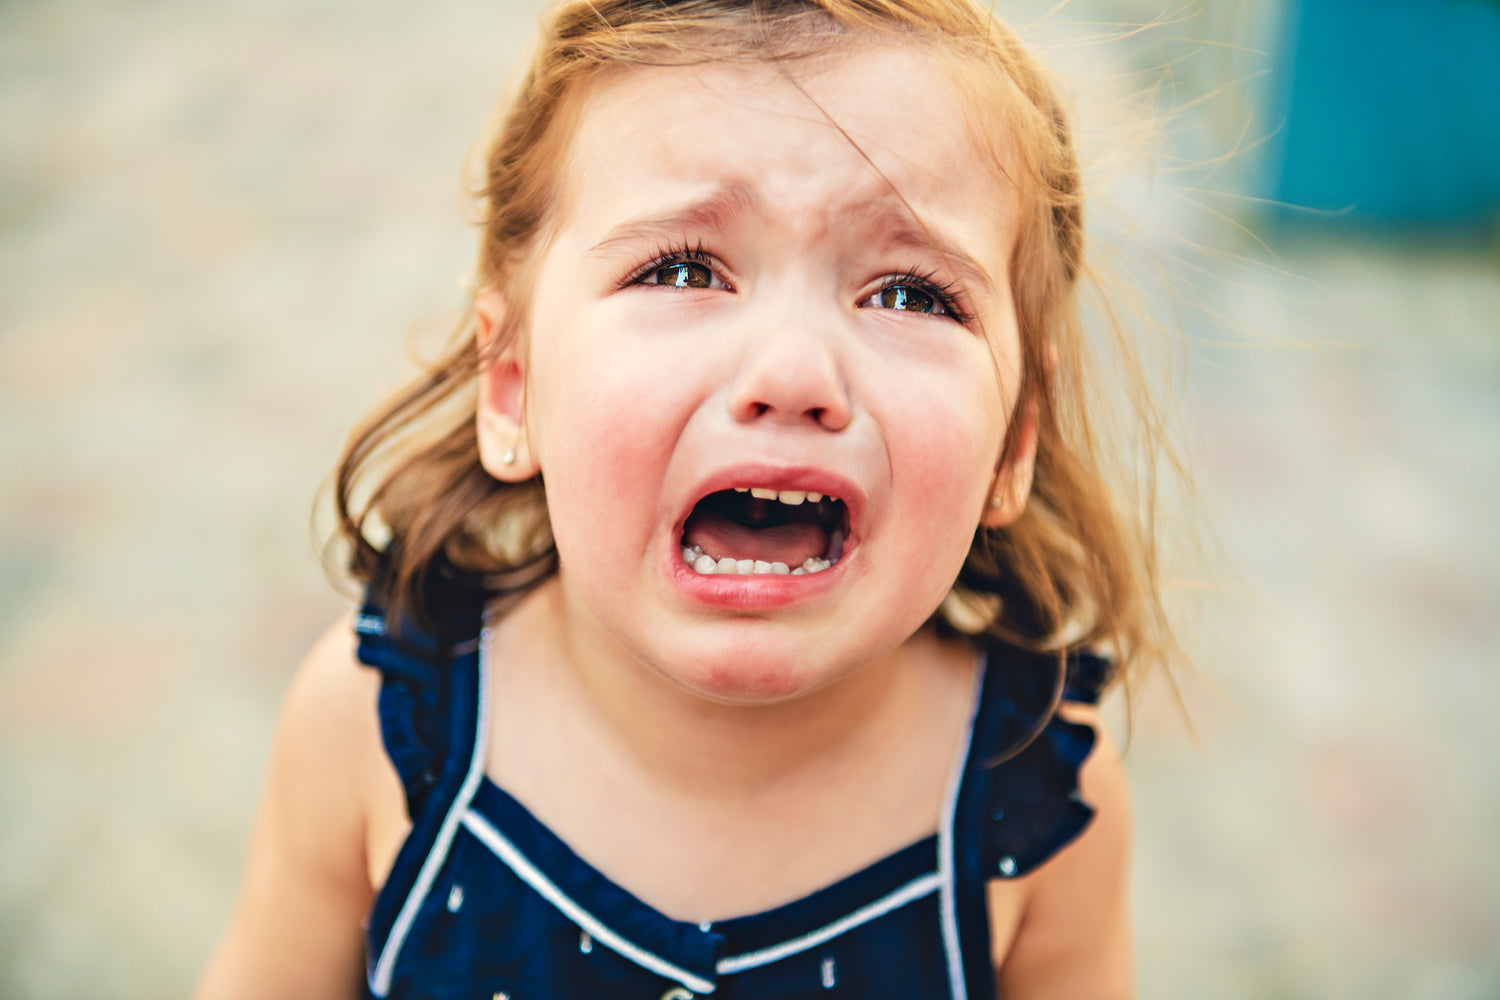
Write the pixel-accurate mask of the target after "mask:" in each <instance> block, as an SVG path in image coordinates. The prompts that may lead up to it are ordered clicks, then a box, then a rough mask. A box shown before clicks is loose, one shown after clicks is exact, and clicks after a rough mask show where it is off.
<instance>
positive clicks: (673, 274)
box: [642, 260, 714, 288]
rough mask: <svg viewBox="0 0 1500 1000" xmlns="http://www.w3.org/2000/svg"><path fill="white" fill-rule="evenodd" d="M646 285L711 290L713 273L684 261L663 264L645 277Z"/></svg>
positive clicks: (703, 266)
mask: <svg viewBox="0 0 1500 1000" xmlns="http://www.w3.org/2000/svg"><path fill="white" fill-rule="evenodd" d="M642 283H643V284H647V285H670V286H671V287H673V288H712V287H713V283H714V273H713V272H712V271H710V270H709V269H708V267H707V266H706V265H703V264H699V263H698V262H696V261H691V260H684V261H678V262H677V263H676V264H665V265H663V266H661V267H658V268H657V269H656V270H654V271H652V272H651V273H650V274H648V275H646V277H645V279H644V280H643V282H642Z"/></svg>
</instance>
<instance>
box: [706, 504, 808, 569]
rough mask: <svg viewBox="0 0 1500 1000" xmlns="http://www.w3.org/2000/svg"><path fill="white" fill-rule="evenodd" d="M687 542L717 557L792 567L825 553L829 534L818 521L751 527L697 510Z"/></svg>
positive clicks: (794, 567)
mask: <svg viewBox="0 0 1500 1000" xmlns="http://www.w3.org/2000/svg"><path fill="white" fill-rule="evenodd" d="M682 540H683V543H684V544H686V545H696V546H698V547H699V548H700V549H702V550H703V551H704V552H705V553H706V554H708V555H710V556H712V557H713V558H715V559H723V558H724V557H725V556H728V557H730V558H731V559H759V560H761V561H762V562H779V563H786V564H787V565H788V566H790V567H791V568H792V569H796V568H797V567H798V566H801V565H802V564H803V563H804V562H806V561H807V560H808V559H812V558H815V557H816V558H819V559H821V558H822V557H823V553H824V551H826V550H827V548H828V535H827V533H826V532H824V530H823V529H822V528H820V527H818V526H817V525H816V524H806V523H797V522H793V523H791V524H780V525H776V526H774V527H769V528H747V527H745V526H744V525H742V524H738V523H736V522H734V521H731V520H730V519H729V518H727V517H721V516H720V515H718V514H711V513H697V514H694V515H693V516H692V517H691V518H689V519H688V523H687V526H686V528H685V530H684V531H683V533H682Z"/></svg>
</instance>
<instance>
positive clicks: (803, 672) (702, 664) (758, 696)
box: [659, 650, 834, 706]
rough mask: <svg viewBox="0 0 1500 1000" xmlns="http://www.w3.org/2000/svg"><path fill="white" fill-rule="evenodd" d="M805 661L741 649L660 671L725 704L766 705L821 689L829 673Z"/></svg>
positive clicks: (701, 694)
mask: <svg viewBox="0 0 1500 1000" xmlns="http://www.w3.org/2000/svg"><path fill="white" fill-rule="evenodd" d="M807 667H808V664H807V663H806V662H805V659H803V658H798V657H790V656H780V657H770V656H765V655H763V654H762V655H758V656H757V655H753V654H749V653H747V652H746V651H744V650H740V651H738V652H737V653H734V654H730V655H725V654H723V653H721V654H720V655H718V656H714V657H695V658H694V659H693V660H692V661H691V662H688V663H676V664H663V665H662V666H661V667H659V669H660V670H661V672H662V673H663V674H664V675H665V676H666V677H667V678H669V679H670V680H671V681H673V682H674V683H675V684H677V685H678V686H680V687H682V688H683V689H685V690H687V691H689V692H691V693H692V694H695V695H697V696H699V697H701V698H704V699H707V700H709V701H715V702H719V703H722V704H728V705H747V706H749V705H769V704H774V703H776V702H782V701H789V700H791V699H794V698H797V697H799V696H801V695H805V694H808V693H810V692H812V691H815V690H817V689H818V688H821V687H823V686H824V685H825V684H828V683H829V682H830V681H832V680H833V679H834V677H833V671H827V670H809V669H807Z"/></svg>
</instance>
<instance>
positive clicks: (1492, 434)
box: [0, 0, 1500, 1000]
mask: <svg viewBox="0 0 1500 1000" xmlns="http://www.w3.org/2000/svg"><path fill="white" fill-rule="evenodd" d="M1105 6H1108V5H1105ZM532 16H533V7H532V5H531V4H530V3H508V2H506V3H491V4H489V5H488V6H487V7H477V6H475V7H465V6H463V5H459V4H455V3H444V4H431V5H422V6H421V7H420V8H418V7H417V6H416V5H398V4H394V3H387V4H379V3H376V4H367V5H363V6H361V7H360V8H359V10H358V12H357V13H355V12H351V11H345V10H335V9H334V8H333V7H332V6H330V5H324V4H293V3H287V2H282V3H275V2H272V3H269V4H267V3H258V4H248V3H245V4H239V5H235V4H230V3H225V4H216V5H213V6H212V7H211V8H206V7H204V6H203V5H192V4H187V3H185V2H173V0H154V2H151V3H142V4H130V5H110V4H104V3H97V2H95V3H90V2H84V0H79V2H60V3H52V4H45V5H43V4H7V5H4V6H0V134H3V135H4V136H5V139H4V141H3V142H0V470H3V471H0V802H3V806H0V816H3V819H0V996H4V997H6V998H11V997H16V998H23V997H24V998H37V1000H43V998H73V997H81V996H90V997H118V998H126V997H130V998H136V997H140V998H158V997H163V996H171V995H181V994H183V993H185V992H186V990H187V989H188V987H189V984H190V983H191V982H192V980H193V977H194V976H195V974H196V972H197V969H198V968H199V966H200V965H201V963H202V961H203V959H204V957H205V955H206V953H207V951H208V949H209V948H210V947H211V944H212V942H213V940H214V939H215V937H216V935H217V933H218V931H219V929H220V927H221V926H222V922H223V920H224V917H225V915H226V913H227V910H228V907H229V903H230V900H231V896H232V893H233V891H234V887H235V883H236V880H237V877H238V867H239V861H240V857H241V854H242V851H243V848H244V842H245V837H246V831H247V826H248V822H249V818H250V815H251V810H252V808H253V805H254V797H255V790H256V788H257V787H258V784H259V779H260V773H261V769H262V766H263V761H264V757H265V753H266V748H267V744H268V740H269V737H270V732H271V726H272V722H273V718H274V712H275V709H276V705H277V702H278V699H279V696H280V693H281V690H282V688H283V687H284V685H285V683H286V680H287V678H288V675H289V673H290V671H291V670H292V668H293V666H294V665H295V663H296V661H297V659H298V658H299V656H300V654H301V652H302V650H304V649H305V648H306V647H307V645H308V644H309V642H310V641H311V639H312V638H313V636H315V635H316V634H317V633H318V632H319V631H320V630H321V629H322V628H324V627H326V625H327V624H328V623H329V622H330V621H331V620H332V619H333V618H334V617H335V616H336V615H337V614H338V613H339V612H340V610H341V609H342V608H343V603H342V599H341V598H340V597H339V596H338V595H337V593H336V592H335V591H334V590H333V589H332V588H331V587H330V586H329V585H328V584H327V582H326V581H325V580H324V578H323V576H322V574H321V571H320V568H319V565H318V558H317V552H316V547H315V545H314V542H313V541H312V538H313V533H312V531H311V530H310V528H309V515H308V511H309V508H310V506H311V501H312V497H313V495H314V492H315V491H316V489H317V487H318V484H319V483H320V481H321V479H322V477H323V476H324V475H326V474H327V472H328V470H329V469H330V468H331V465H332V462H333V459H334V457H335V455H336V452H337V448H338V445H339V442H340V440H341V438H342V435H343V433H344V432H345V430H346V429H347V428H348V426H349V425H350V424H351V423H352V422H353V421H354V419H356V418H357V416H358V415H359V414H360V413H361V412H362V411H363V410H364V409H365V408H367V407H368V406H369V404H370V403H371V402H372V400H373V399H375V398H376V396H377V395H378V394H379V393H381V392H383V391H386V390H388V389H389V388H391V387H393V386H394V385H396V384H397V383H398V382H399V380H400V378H401V377H402V375H403V373H404V372H405V371H406V370H407V369H406V367H405V361H404V357H403V346H402V345H403V343H404V340H405V338H406V335H407V332H408V330H409V328H410V327H411V325H412V323H413V322H414V321H417V320H422V319H424V318H429V319H430V325H432V326H435V327H436V328H439V329H440V328H441V327H442V325H443V322H444V320H443V311H444V310H449V309H452V308H454V307H455V306H456V305H457V304H458V303H459V289H460V286H461V284H462V282H463V280H464V278H465V275H466V271H467V267H468V263H469V257H470V253H471V246H472V244H471V236H470V234H469V233H468V231H467V230H466V229H465V228H464V226H463V224H462V222H461V218H460V211H459V199H458V197H457V190H458V183H457V181H458V165H459V163H460V161H461V160H462V158H463V156H464V153H465V150H466V148H467V145H468V143H469V141H470V139H471V137H472V136H473V135H474V134H475V132H476V131H477V128H478V126H479V125H480V124H482V123H483V121H484V120H485V119H486V117H487V115H488V111H489V108H490V106H491V102H492V100H493V96H494V94H495V93H496V92H497V91H498V89H499V86H500V85H501V83H502V82H503V80H504V78H505V74H506V69H507V67H508V65H509V62H510V59H511V57H512V55H513V53H514V52H515V51H516V50H517V48H518V46H519V44H520V41H521V39H522V38H523V37H524V35H525V33H526V32H527V30H528V26H529V24H530V22H531V18H532ZM1173 211H1174V209H1171V208H1168V209H1166V210H1163V211H1162V212H1159V213H1158V219H1157V221H1158V222H1160V221H1161V220H1162V218H1165V219H1166V220H1167V221H1168V223H1170V221H1171V218H1172V212H1173ZM1193 225H1196V223H1194V224H1190V225H1189V226H1188V227H1187V228H1189V229H1191V228H1192V227H1193ZM1202 232H1210V230H1206V229H1205V230H1203V231H1202ZM1213 232H1218V231H1217V230H1214V231H1213ZM1200 237H1201V238H1209V239H1216V240H1221V242H1220V243H1218V244H1215V245H1214V246H1213V247H1212V248H1211V250H1210V252H1208V253H1205V254H1201V255H1199V256H1197V257H1195V258H1194V261H1195V263H1193V264H1192V265H1191V266H1190V267H1188V268H1186V269H1185V270H1184V273H1190V274H1191V280H1192V284H1193V288H1194V289H1195V292H1194V294H1195V295H1196V296H1197V297H1200V298H1201V299H1202V300H1203V302H1204V307H1203V308H1189V309H1187V310H1186V311H1185V312H1184V313H1183V319H1182V326H1183V327H1184V328H1185V330H1186V332H1187V333H1188V334H1189V342H1188V359H1189V360H1188V365H1187V377H1186V391H1185V396H1184V405H1183V410H1182V416H1183V419H1184V423H1185V425H1186V426H1187V427H1188V429H1189V437H1190V440H1191V444H1192V454H1193V459H1194V462H1195V468H1196V472H1197V475H1198V479H1199V485H1200V488H1201V491H1202V494H1203V498H1204V508H1205V509H1206V510H1207V512H1208V514H1209V517H1210V519H1211V521H1212V523H1213V525H1214V529H1215V532H1216V534H1215V535H1214V536H1213V537H1214V540H1213V541H1212V542H1211V544H1210V546H1209V553H1210V556H1211V562H1212V564H1213V574H1212V577H1211V580H1212V582H1211V585H1210V586H1209V587H1208V589H1206V590H1201V589H1200V590H1196V591H1194V593H1193V600H1192V601H1191V604H1192V606H1193V607H1194V608H1195V610H1196V626H1195V628H1196V631H1195V632H1194V635H1195V639H1194V646H1195V648H1196V649H1197V650H1198V673H1197V674H1196V675H1195V676H1194V677H1190V678H1189V679H1188V680H1187V682H1186V686H1187V690H1188V695H1189V701H1190V703H1191V704H1192V706H1193V709H1194V717H1195V720H1196V722H1197V724H1198V727H1199V730H1200V740H1199V742H1198V743H1196V744H1195V743H1193V742H1192V741H1190V740H1189V739H1188V738H1187V737H1186V736H1185V735H1184V732H1183V728H1182V726H1181V725H1180V724H1178V723H1176V722H1174V721H1173V719H1172V716H1171V713H1170V711H1169V710H1168V709H1167V708H1166V707H1165V699H1164V698H1162V697H1160V696H1158V697H1156V698H1155V700H1151V699H1148V703H1147V704H1146V705H1145V706H1143V707H1142V708H1141V709H1140V711H1139V712H1138V713H1137V720H1138V722H1137V726H1136V730H1135V735H1134V738H1133V740H1132V745H1131V751H1130V764H1131V768H1132V773H1133V775H1134V781H1135V785H1136V805H1137V810H1138V817H1139V835H1138V846H1137V892H1136V908H1137V927H1138V936H1139V944H1140V976H1141V983H1142V995H1143V996H1148V997H1163V998H1179V997H1180V998H1188V997H1195V998H1196V997H1215V998H1230V1000H1233V998H1240V997H1246V998H1248V997H1319V998H1340V997H1351V998H1352V997H1360V998H1371V997H1402V998H1431V1000H1448V998H1454V1000H1457V998H1480V997H1494V996H1497V995H1500V958H1497V954H1500V949H1497V948H1496V947H1495V944H1496V942H1497V941H1500V863H1497V861H1496V855H1495V852H1494V851H1493V849H1492V844H1493V842H1494V833H1493V831H1494V830H1495V829H1497V828H1500V764H1497V761H1500V754H1497V749H1500V747H1497V745H1496V740H1495V729H1496V727H1495V725H1494V723H1493V718H1494V706H1495V705H1496V704H1497V702H1500V672H1497V671H1496V670H1495V669H1494V668H1495V667H1496V654H1495V651H1494V650H1495V643H1494V639H1495V637H1496V629H1495V624H1494V623H1495V619H1496V615H1497V608H1500V570H1497V569H1496V559H1495V557H1496V554H1497V553H1500V537H1497V535H1500V529H1497V527H1496V523H1497V521H1496V518H1495V516H1494V512H1495V510H1496V509H1497V507H1500V448H1497V447H1496V431H1497V428H1500V392H1497V389H1500V319H1497V317H1500V266H1497V261H1496V259H1495V257H1494V255H1493V254H1488V255H1487V254H1486V253H1484V252H1481V251H1477V250H1470V251H1463V250H1456V249H1453V248H1451V247H1441V246H1399V245H1395V244H1393V243H1391V242H1390V241H1382V240H1374V239H1359V240H1355V239H1349V238H1345V239H1342V240H1337V241H1335V240H1325V241H1309V240H1306V239H1300V240H1293V239H1290V238H1283V239H1281V240H1279V241H1277V243H1276V246H1277V250H1278V251H1279V254H1280V255H1279V257H1278V258H1276V259H1275V260H1274V261H1273V262H1272V263H1270V264H1269V265H1267V266H1255V267H1245V266H1242V265H1241V264H1239V263H1238V261H1237V258H1236V256H1235V255H1240V254H1245V255H1250V256H1255V257H1256V258H1257V259H1260V260H1268V259H1269V258H1267V257H1266V255H1265V254H1264V253H1263V252H1262V251H1260V250H1259V249H1258V248H1256V247H1255V245H1254V244H1253V243H1251V242H1249V241H1246V240H1236V239H1235V238H1234V237H1232V236H1230V235H1227V234H1223V235H1219V236H1210V237H1202V236H1201V233H1198V232H1197V231H1196V230H1195V237H1194V238H1195V239H1198V238H1200ZM1195 267H1201V270H1193V268H1195ZM1197 586H1199V584H1198V583H1197V577H1195V578H1194V579H1193V580H1188V581H1185V583H1184V588H1183V589H1185V590H1192V589H1193V588H1194V587H1197Z"/></svg>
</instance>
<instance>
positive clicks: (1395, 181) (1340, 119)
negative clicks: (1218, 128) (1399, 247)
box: [1270, 0, 1500, 229]
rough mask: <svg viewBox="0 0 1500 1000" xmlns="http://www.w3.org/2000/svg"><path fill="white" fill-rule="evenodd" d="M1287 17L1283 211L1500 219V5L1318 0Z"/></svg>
mask: <svg viewBox="0 0 1500 1000" xmlns="http://www.w3.org/2000/svg"><path fill="white" fill-rule="evenodd" d="M1287 25H1288V31H1287V42H1286V48H1285V50H1284V53H1283V60H1282V66H1281V72H1280V87H1279V88H1278V89H1279V102H1280V106H1279V108H1275V109H1273V116H1272V120H1273V122H1279V123H1280V124H1281V132H1280V140H1279V142H1278V143H1277V144H1276V147H1277V148H1278V149H1279V155H1275V154H1273V168H1272V177H1271V184H1270V187H1271V191H1270V196H1271V197H1272V198H1273V199H1275V200H1276V201H1278V202H1282V203H1284V205H1285V206H1286V207H1283V208H1282V209H1281V210H1280V211H1281V213H1282V214H1283V215H1284V216H1287V217H1289V218H1296V219H1301V220H1314V221H1324V220H1327V221H1333V222H1336V223H1337V222H1342V223H1354V224H1404V225H1414V226H1423V227H1426V226H1432V227H1460V228H1475V229H1485V228H1489V227H1491V226H1494V225H1496V223H1497V222H1500V3H1497V2H1495V0H1424V2H1420V3H1413V2H1409V0H1305V2H1300V3H1298V2H1294V3H1292V5H1291V6H1290V8H1289V10H1288V18H1287ZM1302 209H1314V210H1317V211H1315V212H1305V211H1301V210H1302ZM1323 213H1336V214H1334V215H1331V216H1330V215H1325V214H1323Z"/></svg>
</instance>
